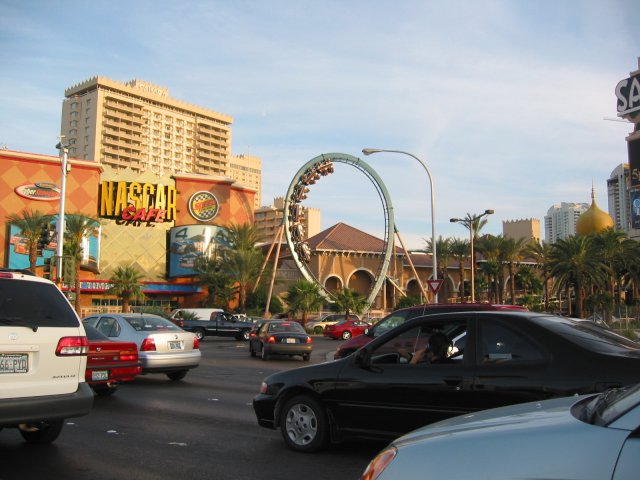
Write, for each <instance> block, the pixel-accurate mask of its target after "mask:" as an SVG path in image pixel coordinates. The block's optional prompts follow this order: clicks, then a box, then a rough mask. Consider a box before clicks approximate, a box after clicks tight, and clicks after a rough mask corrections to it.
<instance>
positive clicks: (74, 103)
mask: <svg viewBox="0 0 640 480" xmlns="http://www.w3.org/2000/svg"><path fill="white" fill-rule="evenodd" d="M79 105H80V104H79V103H78V102H73V103H71V108H78V106H79Z"/></svg>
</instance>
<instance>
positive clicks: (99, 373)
mask: <svg viewBox="0 0 640 480" xmlns="http://www.w3.org/2000/svg"><path fill="white" fill-rule="evenodd" d="M91 380H93V381H94V382H95V381H98V380H109V371H108V370H94V371H93V372H91Z"/></svg>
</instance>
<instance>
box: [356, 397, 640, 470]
mask: <svg viewBox="0 0 640 480" xmlns="http://www.w3.org/2000/svg"><path fill="white" fill-rule="evenodd" d="M639 431H640V385H636V386H633V387H624V388H617V389H611V390H608V391H606V392H604V393H602V394H599V395H598V394H596V395H583V396H574V397H564V398H557V399H553V400H545V401H541V402H534V403H525V404H520V405H514V406H510V407H502V408H498V409H493V410H485V411H482V412H479V413H474V414H469V415H464V416H460V417H456V418H452V419H449V420H445V421H443V422H439V423H434V424H432V425H430V426H428V427H423V428H420V429H418V430H414V431H413V432H411V433H409V434H407V435H404V436H402V437H400V438H399V439H397V440H395V441H393V442H392V443H391V444H390V445H389V446H388V447H387V448H386V449H385V450H383V451H382V452H380V453H379V454H378V455H377V456H376V458H374V459H373V460H372V461H371V463H369V466H368V467H367V470H366V471H365V473H364V474H363V475H362V479H366V480H376V479H377V480H389V479H400V478H401V479H403V480H412V479H416V480H417V479H420V480H425V479H426V480H429V479H433V480H442V479H454V478H455V479H456V480H464V479H480V478H483V479H492V480H506V479H533V478H535V479H536V480H544V479H559V478H562V479H580V480H591V479H593V480H602V479H612V480H632V479H634V480H635V479H638V478H640V439H639V438H638V432H639Z"/></svg>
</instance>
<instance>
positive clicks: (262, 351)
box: [260, 345, 269, 360]
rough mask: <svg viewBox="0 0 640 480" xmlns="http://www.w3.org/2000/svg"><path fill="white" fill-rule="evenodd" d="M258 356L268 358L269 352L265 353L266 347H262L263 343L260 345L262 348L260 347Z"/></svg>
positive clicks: (263, 358)
mask: <svg viewBox="0 0 640 480" xmlns="http://www.w3.org/2000/svg"><path fill="white" fill-rule="evenodd" d="M260 356H261V357H262V360H269V354H268V353H267V349H266V348H264V345H262V348H261V349H260Z"/></svg>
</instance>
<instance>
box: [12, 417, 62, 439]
mask: <svg viewBox="0 0 640 480" xmlns="http://www.w3.org/2000/svg"><path fill="white" fill-rule="evenodd" d="M63 426H64V420H48V421H47V420H45V421H43V422H38V423H33V424H28V425H20V435H22V438H24V439H25V441H27V442H28V443H34V444H45V443H51V442H53V441H54V440H55V439H56V438H58V435H60V432H61V431H62V427H63Z"/></svg>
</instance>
